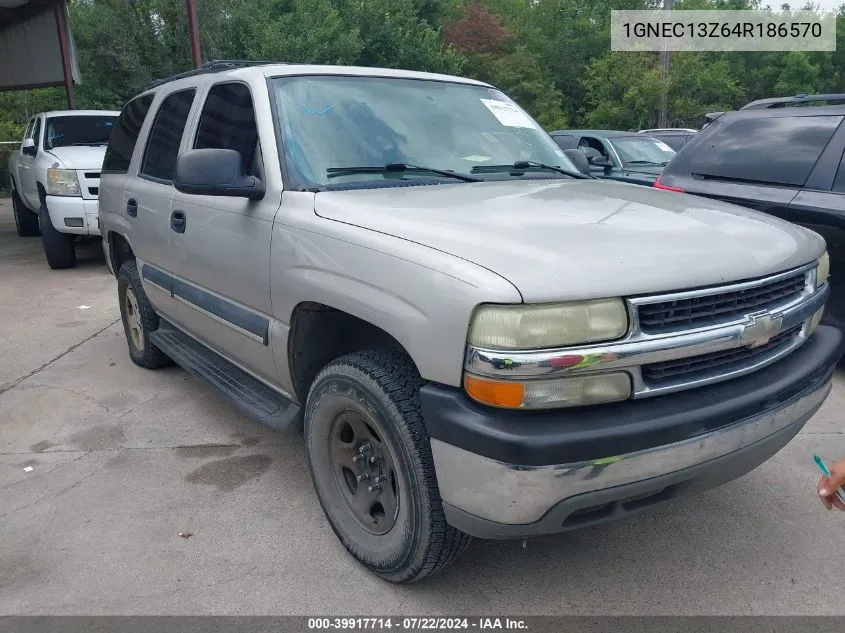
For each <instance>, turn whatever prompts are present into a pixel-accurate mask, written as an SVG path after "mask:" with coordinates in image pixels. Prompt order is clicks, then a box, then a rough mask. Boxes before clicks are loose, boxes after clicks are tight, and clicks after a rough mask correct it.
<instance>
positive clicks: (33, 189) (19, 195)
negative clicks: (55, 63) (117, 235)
mask: <svg viewBox="0 0 845 633" xmlns="http://www.w3.org/2000/svg"><path fill="white" fill-rule="evenodd" d="M118 114H119V112H112V111H108V110H69V111H59V112H42V113H39V114H36V115H35V116H33V117H32V119H30V121H29V123H28V124H27V127H26V132H25V133H24V137H23V140H22V142H21V147H20V150H19V151H16V152H13V153H12V155H11V156H10V157H9V177H10V180H11V183H12V206H13V207H14V212H15V225H16V227H17V230H18V235H20V236H21V237H34V236H36V235H39V234H40V235H41V240H42V242H43V244H44V254H45V255H46V256H47V263H48V264H49V265H50V268H54V269H55V268H72V267H73V266H75V265H76V253H75V251H74V240H75V239H76V238H77V236H99V235H100V226H99V220H98V209H97V197H98V195H99V188H100V170H101V169H102V165H103V155H104V154H105V151H106V145H107V144H108V142H109V137H110V136H111V131H112V129H113V127H114V124H115V121H116V120H117V116H118Z"/></svg>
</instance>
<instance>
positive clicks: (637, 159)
mask: <svg viewBox="0 0 845 633" xmlns="http://www.w3.org/2000/svg"><path fill="white" fill-rule="evenodd" d="M610 142H611V143H613V146H614V147H615V148H616V151H617V152H619V157H620V158H621V159H622V162H623V163H633V164H635V165H638V164H639V165H666V164H667V163H668V162H669V161H670V160H672V157H673V156H674V155H675V150H673V149H672V148H671V147H669V146H668V145H667V144H666V143H664V142H663V141H658V140H657V139H656V138H649V137H642V136H621V137H619V138H613V139H610Z"/></svg>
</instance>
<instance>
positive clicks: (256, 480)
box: [0, 200, 845, 615]
mask: <svg viewBox="0 0 845 633" xmlns="http://www.w3.org/2000/svg"><path fill="white" fill-rule="evenodd" d="M0 361H2V362H0V614H110V615H112V614H114V615H117V614H120V615H122V614H256V615H258V614H300V615H318V614H336V615H373V614H388V613H389V614H408V615H410V614H414V615H430V614H440V613H443V614H449V613H453V614H454V613H463V614H469V613H473V614H480V615H487V614H491V615H492V614H525V615H529V614H532V615H533V614H537V615H539V614H638V615H646V614H804V613H806V614H845V606H843V605H845V603H843V602H842V599H841V597H842V591H843V588H845V581H843V576H842V564H841V561H840V559H841V552H842V548H843V546H845V514H840V513H836V514H834V513H828V512H826V511H825V510H824V509H823V508H822V506H821V504H820V503H819V501H818V499H817V498H816V494H815V486H816V481H817V479H818V473H817V472H816V470H815V467H814V466H813V464H812V462H811V459H810V455H811V454H812V453H813V452H818V453H820V454H821V455H822V456H824V457H825V458H826V459H828V460H833V459H835V458H837V457H845V436H843V430H845V425H843V421H845V376H839V377H837V384H836V385H835V387H834V391H833V393H832V395H831V397H830V398H829V400H828V401H827V403H826V404H825V405H824V408H823V409H822V410H821V411H820V412H819V413H818V414H817V415H816V416H815V417H814V418H813V419H812V420H811V421H810V422H809V424H808V425H807V427H806V428H805V430H804V431H803V432H802V433H801V434H800V435H799V436H798V437H797V438H796V439H795V440H794V441H793V442H792V443H791V444H790V445H788V446H787V447H786V448H785V449H784V450H783V451H781V452H780V453H779V454H778V455H776V456H775V457H774V458H772V459H771V460H770V461H769V462H767V463H766V464H764V465H763V466H761V467H760V468H758V469H757V470H755V471H754V472H752V473H751V474H749V475H747V476H745V477H743V478H741V479H739V480H738V481H735V482H732V483H730V484H728V485H725V486H723V487H721V488H719V489H717V490H714V491H711V492H708V493H705V494H703V495H699V496H697V497H695V498H691V499H685V500H682V501H679V502H676V503H674V504H672V505H670V506H668V507H664V508H662V509H659V510H655V511H651V512H649V513H648V514H645V515H640V516H639V517H635V518H633V519H631V520H628V521H623V522H617V523H613V524H609V525H605V526H601V527H597V528H592V529H586V530H582V531H580V532H576V533H569V534H565V535H559V536H552V537H546V538H540V539H536V540H531V541H529V542H528V544H527V547H526V548H524V549H523V547H522V544H521V543H520V542H475V543H474V544H473V545H472V546H471V548H470V550H469V551H468V552H466V554H465V555H464V556H463V557H462V558H461V559H460V560H459V561H458V562H457V563H456V564H455V565H453V566H452V567H450V568H449V569H447V570H446V571H445V572H443V573H441V574H439V575H437V576H435V577H432V578H430V579H428V580H426V581H424V582H423V583H421V584H418V585H414V586H394V585H391V584H388V583H386V582H383V581H381V580H379V579H377V578H375V577H373V576H372V575H370V574H369V573H368V572H366V571H365V570H363V569H362V568H361V567H359V566H358V565H357V563H355V562H354V561H353V559H352V558H351V557H350V556H348V555H347V554H346V552H345V551H344V550H343V548H342V547H341V545H340V544H339V543H338V541H337V539H336V538H335V536H334V534H333V533H332V531H331V529H330V528H329V526H328V524H327V522H326V520H325V518H324V517H323V514H322V512H321V510H320V507H319V504H318V502H317V500H316V497H315V495H314V493H313V490H312V487H311V482H310V479H309V475H308V472H307V469H306V465H305V460H304V457H303V454H302V444H301V441H300V440H299V439H298V438H295V439H286V438H284V437H280V436H278V435H275V434H274V433H273V432H271V431H269V430H267V429H264V428H263V427H261V426H260V425H258V424H255V423H253V422H251V421H250V420H248V419H246V418H244V417H243V416H242V415H240V414H239V413H238V412H236V411H235V410H233V409H232V408H230V407H228V406H227V405H226V404H225V403H223V402H222V401H221V400H220V399H219V398H218V397H216V396H215V395H214V394H213V393H212V392H211V391H210V390H209V389H207V388H206V387H205V386H204V385H203V384H202V383H200V382H198V381H196V380H195V379H193V378H191V377H189V376H188V375H187V374H186V373H185V372H183V371H181V370H180V369H178V368H168V369H164V370H160V371H155V372H152V371H145V370H143V369H140V368H138V367H136V366H134V365H133V364H132V363H131V362H130V360H129V357H128V354H127V352H126V342H125V340H124V337H123V331H122V328H121V326H120V324H119V322H118V310H117V303H116V284H115V282H114V280H113V278H111V277H110V276H109V274H108V272H107V270H106V268H105V265H104V262H103V260H102V255H101V252H100V251H99V245H98V244H97V243H96V242H95V243H93V244H92V245H91V246H90V248H88V249H86V252H85V253H84V254H83V256H82V257H81V261H80V265H79V267H77V268H76V269H73V270H67V271H51V270H49V268H48V267H47V264H46V261H45V260H44V256H43V253H42V251H41V244H40V240H39V239H38V238H19V237H17V236H16V235H15V233H14V224H13V221H12V216H11V204H10V202H9V201H8V200H0ZM30 466H31V467H32V470H31V471H27V470H25V469H26V468H27V467H30ZM180 532H182V533H191V534H192V536H191V537H190V538H183V537H180V536H178V534H179V533H180Z"/></svg>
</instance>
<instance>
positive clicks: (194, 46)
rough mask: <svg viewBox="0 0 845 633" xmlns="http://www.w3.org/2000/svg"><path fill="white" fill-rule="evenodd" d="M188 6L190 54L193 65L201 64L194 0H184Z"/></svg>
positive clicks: (198, 65)
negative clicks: (192, 58)
mask: <svg viewBox="0 0 845 633" xmlns="http://www.w3.org/2000/svg"><path fill="white" fill-rule="evenodd" d="M185 4H186V5H187V8H188V34H189V35H190V38H191V54H192V55H193V57H194V66H195V67H197V68H199V67H200V66H202V55H201V54H200V34H199V26H198V23H199V22H198V20H197V3H196V0H185Z"/></svg>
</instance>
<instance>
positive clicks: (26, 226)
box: [12, 190, 41, 237]
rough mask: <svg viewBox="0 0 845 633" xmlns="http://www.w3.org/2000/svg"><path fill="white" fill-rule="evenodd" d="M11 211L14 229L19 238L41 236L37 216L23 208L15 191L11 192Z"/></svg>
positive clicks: (21, 201)
mask: <svg viewBox="0 0 845 633" xmlns="http://www.w3.org/2000/svg"><path fill="white" fill-rule="evenodd" d="M12 211H13V213H14V215H15V228H16V229H17V232H18V235H19V236H20V237H37V236H38V235H41V231H40V230H39V229H38V216H37V215H36V214H35V213H33V212H32V211H30V210H29V209H27V208H26V207H25V206H24V203H23V200H21V198H20V196H19V195H18V192H17V191H14V190H13V191H12Z"/></svg>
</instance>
